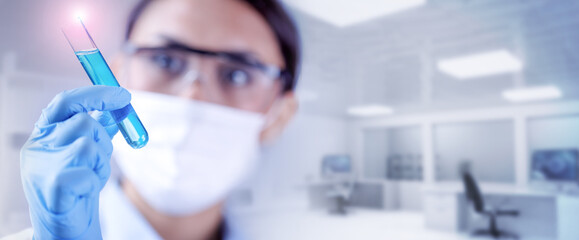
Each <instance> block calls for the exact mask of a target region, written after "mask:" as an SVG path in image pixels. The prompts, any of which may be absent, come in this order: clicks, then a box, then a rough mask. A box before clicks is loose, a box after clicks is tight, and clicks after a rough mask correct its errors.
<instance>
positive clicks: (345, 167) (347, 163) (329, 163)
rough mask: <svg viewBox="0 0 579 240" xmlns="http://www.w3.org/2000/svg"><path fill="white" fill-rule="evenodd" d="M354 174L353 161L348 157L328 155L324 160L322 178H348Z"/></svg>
mask: <svg viewBox="0 0 579 240" xmlns="http://www.w3.org/2000/svg"><path fill="white" fill-rule="evenodd" d="M351 174H352V161H351V158H350V156H348V155H326V156H324V158H323V159H322V176H323V177H333V176H348V175H351Z"/></svg>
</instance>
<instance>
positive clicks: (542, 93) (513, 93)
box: [503, 86, 563, 102]
mask: <svg viewBox="0 0 579 240" xmlns="http://www.w3.org/2000/svg"><path fill="white" fill-rule="evenodd" d="M503 97H504V98H505V99H507V100H509V101H511V102H529V101H539V100H550V99H557V98H561V97H563V93H561V90H560V89H559V88H557V87H555V86H542V87H529V88H518V89H511V90H506V91H504V92H503Z"/></svg>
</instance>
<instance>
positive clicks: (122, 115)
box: [62, 18, 149, 149]
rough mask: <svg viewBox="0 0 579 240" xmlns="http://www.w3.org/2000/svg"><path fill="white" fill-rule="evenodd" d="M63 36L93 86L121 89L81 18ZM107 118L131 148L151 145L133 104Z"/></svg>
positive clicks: (64, 31)
mask: <svg viewBox="0 0 579 240" xmlns="http://www.w3.org/2000/svg"><path fill="white" fill-rule="evenodd" d="M62 32H63V33H64V36H65V37H66V39H67V40H68V43H69V44H70V47H72V50H73V51H74V54H75V55H76V57H77V58H78V60H79V61H80V63H81V64H82V67H83V68H84V70H85V72H86V74H88V77H89V78H90V80H91V81H92V83H93V84H94V85H105V86H115V87H120V85H119V82H118V81H117V79H116V78H115V76H114V75H113V72H112V71H111V69H110V68H109V66H108V64H107V62H106V61H105V59H104V57H103V55H102V54H101V52H100V50H99V49H98V48H97V46H96V44H95V43H94V41H93V38H92V37H91V35H90V34H89V32H88V31H87V29H86V27H85V26H84V24H83V22H82V20H81V19H80V18H79V19H78V22H77V23H75V24H73V25H70V26H67V27H64V28H63V29H62ZM105 114H110V115H111V117H112V118H113V119H114V120H115V122H116V123H117V126H118V127H119V131H120V132H121V133H122V134H123V137H124V138H125V140H126V141H127V143H128V144H129V145H130V146H131V147H132V148H134V149H139V148H142V147H144V146H145V145H146V144H147V142H148V141H149V135H148V134H147V130H145V127H144V126H143V124H142V123H141V120H140V119H139V117H138V116H137V113H136V112H135V110H134V109H133V106H132V105H131V104H129V105H127V106H126V107H124V108H121V109H118V110H114V111H110V112H108V113H105Z"/></svg>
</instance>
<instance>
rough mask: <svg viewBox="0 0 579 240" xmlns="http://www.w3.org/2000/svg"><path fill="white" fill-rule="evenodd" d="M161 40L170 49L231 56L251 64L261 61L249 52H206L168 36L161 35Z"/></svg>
mask: <svg viewBox="0 0 579 240" xmlns="http://www.w3.org/2000/svg"><path fill="white" fill-rule="evenodd" d="M161 38H162V39H163V40H164V41H165V43H164V45H165V46H167V47H169V48H177V49H184V50H189V51H191V50H193V51H194V52H200V53H204V54H209V55H216V54H214V53H217V55H221V54H224V55H229V56H234V57H235V58H236V59H241V60H244V61H249V62H259V60H258V59H257V57H256V56H255V54H253V53H252V52H249V51H213V50H205V49H200V48H197V47H194V46H189V45H187V44H185V43H183V42H181V41H179V40H177V39H174V38H172V37H169V36H166V35H161Z"/></svg>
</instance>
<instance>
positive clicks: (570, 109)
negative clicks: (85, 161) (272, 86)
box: [0, 0, 579, 240]
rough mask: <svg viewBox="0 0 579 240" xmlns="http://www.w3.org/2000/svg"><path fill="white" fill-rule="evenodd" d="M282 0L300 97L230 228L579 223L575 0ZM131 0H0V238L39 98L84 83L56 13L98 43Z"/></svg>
mask: <svg viewBox="0 0 579 240" xmlns="http://www.w3.org/2000/svg"><path fill="white" fill-rule="evenodd" d="M283 2H284V4H285V5H286V6H287V7H288V8H289V9H290V11H291V12H292V14H293V17H294V19H295V20H296V22H297V23H298V25H299V28H300V31H301V35H302V41H303V47H304V49H303V51H304V52H303V56H304V58H303V64H302V69H301V77H300V80H299V84H298V88H297V95H298V98H299V101H300V109H299V113H298V115H297V117H296V118H295V120H294V121H293V122H292V123H291V125H290V126H289V128H288V129H287V131H286V132H285V134H284V135H283V137H282V138H281V139H280V140H279V141H277V142H276V143H274V144H272V145H268V146H265V147H263V149H262V151H263V157H262V164H261V166H260V169H259V171H258V173H257V174H256V175H255V176H254V177H253V178H252V179H251V180H250V181H248V182H247V183H246V184H244V185H243V186H242V187H240V188H239V189H238V190H237V191H236V192H235V193H234V194H233V195H232V196H231V199H230V200H229V204H228V210H227V214H228V215H230V217H231V219H242V220H241V221H234V222H235V223H233V224H232V225H233V226H234V227H238V228H240V229H244V230H243V231H245V232H246V233H247V234H249V235H250V236H252V237H253V238H254V239H430V240H431V239H444V240H452V239H492V238H489V237H484V236H482V237H474V236H471V233H472V232H475V231H477V230H481V229H482V230H485V229H486V230H497V229H498V230H504V231H507V232H511V233H514V234H516V235H518V236H520V238H521V239H579V229H577V228H576V227H575V225H576V223H577V222H579V185H578V183H579V178H578V177H579V175H578V171H579V170H578V161H579V160H578V158H579V152H578V151H579V81H578V78H579V67H577V66H578V64H579V45H578V44H577V42H579V14H577V13H578V12H579V2H577V1H571V0H569V1H556V2H555V1H549V0H524V1H523V0H513V1H502V0H405V1H392V0H390V1H389V0H382V1H377V0H358V1H342V0H340V1H337V0H334V1H331V0H308V1H306V0H284V1H283ZM134 3H135V1H133V0H123V1H119V0H101V1H89V0H52V1H40V0H19V1H16V0H0V237H1V236H4V235H7V234H10V233H13V232H16V231H19V230H22V229H24V228H26V227H28V226H29V220H28V212H27V206H26V201H25V199H24V195H23V192H22V190H21V183H20V176H19V150H20V147H21V146H22V144H23V143H24V142H25V141H26V139H27V137H28V135H29V134H30V132H31V130H32V128H33V125H34V122H35V121H36V120H37V118H38V117H39V115H40V111H41V109H42V108H44V107H45V106H46V105H47V104H48V102H49V101H50V99H52V97H53V96H54V95H56V94H57V93H58V92H60V91H63V90H66V89H70V88H75V87H80V86H86V85H90V81H89V80H88V79H87V77H86V75H85V74H84V72H83V70H82V68H81V67H80V65H79V64H78V61H77V60H76V58H75V56H74V54H73V52H72V51H71V50H70V48H69V46H68V45H67V43H66V41H65V39H64V37H63V36H62V34H61V32H60V29H59V28H60V26H62V25H63V24H64V23H66V22H67V21H70V19H71V18H72V17H73V16H74V14H75V12H76V11H78V10H79V9H80V10H81V11H83V12H84V13H83V15H84V16H85V17H84V19H85V23H86V25H87V27H88V28H89V29H90V31H91V33H92V35H93V37H94V38H95V41H96V42H97V44H98V45H99V47H100V49H101V50H102V52H103V54H104V55H105V58H111V57H112V56H113V55H114V54H115V53H116V52H117V51H119V49H120V46H121V43H122V39H123V33H124V31H125V22H126V18H127V15H128V11H129V10H130V9H131V7H132V6H133V4H134ZM467 193H468V194H467ZM467 196H470V198H468V197H467ZM481 209H487V210H481ZM493 209H494V210H493ZM497 209H498V210H501V211H497ZM491 219H495V220H496V221H492V222H494V223H495V224H494V225H493V224H491Z"/></svg>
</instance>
